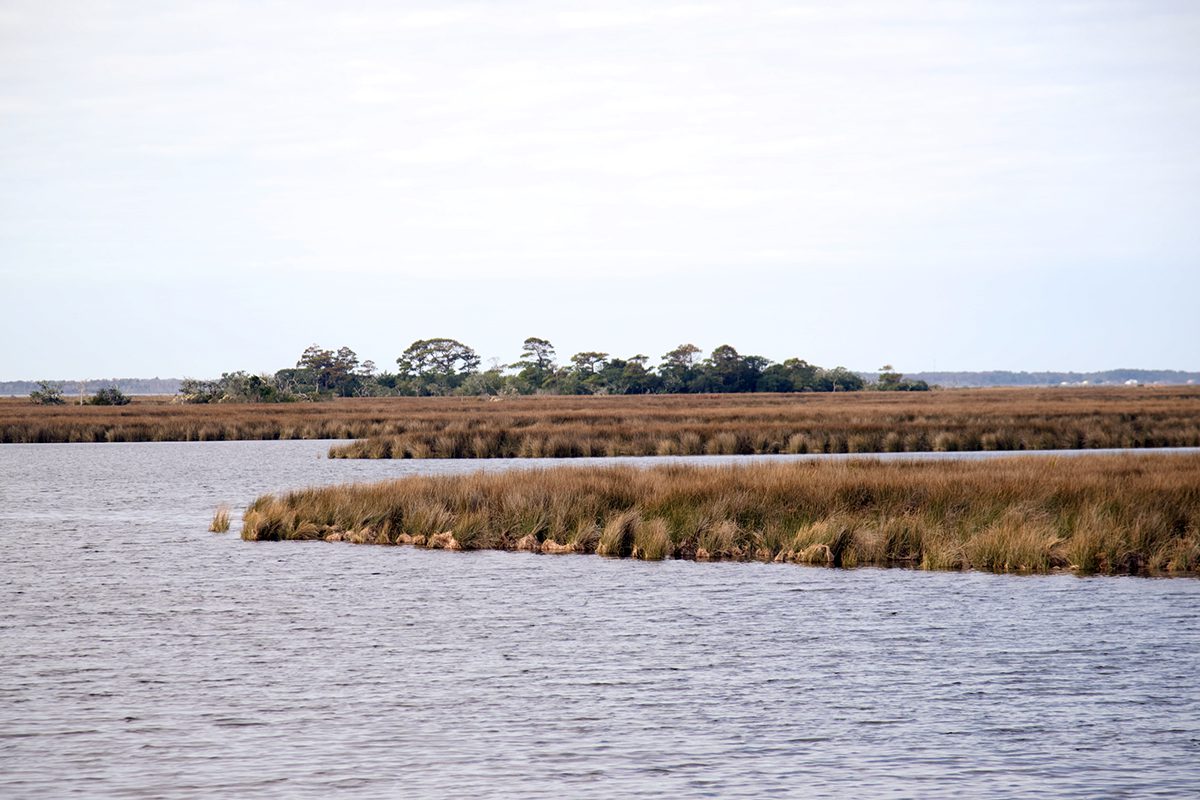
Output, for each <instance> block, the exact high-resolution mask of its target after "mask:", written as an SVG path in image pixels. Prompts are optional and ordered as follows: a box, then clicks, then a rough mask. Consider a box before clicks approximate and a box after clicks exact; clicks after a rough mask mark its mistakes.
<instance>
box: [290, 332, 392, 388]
mask: <svg viewBox="0 0 1200 800" xmlns="http://www.w3.org/2000/svg"><path fill="white" fill-rule="evenodd" d="M366 364H369V365H370V367H369V368H368V370H367V373H366V375H365V376H364V375H363V372H362V368H363V366H365V365H366ZM296 367H297V369H300V370H303V371H304V374H302V375H296V374H294V373H292V374H281V373H282V370H281V371H280V372H279V373H276V378H277V379H279V380H282V381H284V382H288V383H307V384H309V385H311V386H313V387H314V388H315V389H316V391H317V392H318V393H322V392H332V393H334V394H336V395H340V396H341V397H350V396H351V395H355V394H359V393H361V389H362V387H363V384H364V377H369V376H370V374H371V373H372V372H374V369H375V365H374V364H373V363H371V362H369V361H368V362H365V363H364V364H361V365H360V364H359V361H358V354H357V353H355V352H354V351H353V350H351V349H350V348H349V347H339V348H338V349H337V352H334V351H333V350H326V349H324V348H322V347H321V346H320V345H316V344H312V345H309V346H308V348H307V349H306V350H305V351H304V352H303V353H302V354H301V355H300V360H299V361H297V362H296Z"/></svg>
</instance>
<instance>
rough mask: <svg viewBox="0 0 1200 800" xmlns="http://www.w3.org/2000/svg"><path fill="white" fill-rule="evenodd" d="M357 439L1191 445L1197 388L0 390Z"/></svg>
mask: <svg viewBox="0 0 1200 800" xmlns="http://www.w3.org/2000/svg"><path fill="white" fill-rule="evenodd" d="M235 439H358V440H360V441H357V442H352V443H351V442H348V443H346V444H345V445H342V446H336V447H334V448H333V450H332V452H331V455H333V456H335V457H352V458H545V457H558V458H571V457H580V456H615V455H656V454H657V455H702V454H706V453H708V454H714V455H721V454H726V455H731V454H748V453H757V454H768V453H870V452H913V451H927V450H943V451H963V450H1044V449H1063V448H1080V447H1083V448H1103V447H1119V448H1130V447H1166V446H1200V388H1197V387H1186V386H1185V387H1169V388H1168V387H1156V388H1147V387H1139V388H1136V389H1131V388H1119V387H1092V388H1082V389H1075V388H1069V389H1068V388H1064V389H986V390H952V391H937V392H851V393H835V394H788V395H653V396H628V397H620V396H617V397H516V398H505V399H503V400H500V401H497V402H490V401H487V400H484V399H481V398H468V397H447V398H416V397H396V398H343V399H339V400H335V401H331V402H325V403H285V404H277V403H260V404H255V403H229V404H211V405H206V404H202V405H190V404H179V403H170V402H167V401H165V400H162V399H157V400H155V399H147V398H137V399H135V401H134V402H133V403H132V404H130V405H127V406H72V405H64V406H43V405H34V404H32V403H30V402H29V401H28V400H25V399H21V400H0V442H24V443H38V442H109V441H111V442H140V441H219V440H235Z"/></svg>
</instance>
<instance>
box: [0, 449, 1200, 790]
mask: <svg viewBox="0 0 1200 800" xmlns="http://www.w3.org/2000/svg"><path fill="white" fill-rule="evenodd" d="M327 447H328V443H323V442H312V441H298V442H211V443H188V444H180V443H142V444H107V445H3V446H0V548H2V557H3V559H2V562H0V578H2V580H0V796H3V797H58V796H67V795H79V796H120V797H195V796H214V797H218V796H219V797H276V796H278V797H326V796H345V797H407V796H411V797H441V796H446V797H462V796H477V797H534V798H539V797H541V798H561V797H583V798H589V797H595V798H609V797H922V798H925V797H951V796H954V797H980V798H988V797H1017V796H1021V797H1028V796H1055V797H1081V798H1082V797H1100V796H1103V797H1147V796H1171V797H1189V796H1196V795H1197V794H1198V793H1200V677H1198V676H1200V613H1198V612H1200V581H1198V580H1195V579H1170V580H1149V579H1140V578H1088V579H1080V578H1075V577H1071V576H1063V575H1058V576H1032V577H1029V576H1027V577H1018V576H1005V575H989V574H981V573H962V574H960V573H922V572H912V571H905V570H879V569H860V570H852V571H840V570H830V569H823V568H809V567H801V566H795V565H773V564H725V563H722V564H704V563H693V562H675V561H666V562H660V563H644V562H634V561H613V560H607V559H602V558H597V557H590V556H535V555H530V554H526V553H498V552H478V553H453V552H442V551H426V550H419V549H414V548H407V547H396V548H390V547H386V548H385V547H364V546H355V545H333V544H325V543H322V542H314V543H299V542H285V543H266V542H262V543H259V542H243V541H241V540H240V539H238V538H237V537H236V535H235V534H228V535H214V534H210V533H207V532H206V528H207V525H208V522H209V520H210V518H211V515H212V512H213V510H214V508H215V507H216V506H217V505H219V504H221V503H228V504H230V505H231V506H233V507H234V508H239V507H241V506H244V505H245V504H247V503H248V502H249V501H250V500H252V499H253V498H254V497H255V496H257V495H259V494H261V493H263V492H267V491H276V490H282V489H288V488H297V487H300V486H307V485H318V484H329V483H341V482H347V481H358V480H370V479H381V478H385V477H391V476H396V475H402V474H409V473H412V472H417V471H448V470H463V469H478V468H506V467H509V466H512V462H503V461H493V462H450V461H425V462H412V461H408V462H405V461H341V460H328V459H326V458H324V455H325V451H326V449H327ZM1084 457H1086V456H1084ZM710 460H711V459H710ZM645 461H646V460H640V461H639V463H644V462H645ZM545 463H546V462H536V463H530V462H522V466H534V467H536V466H542V465H544V464H545ZM572 463H581V462H580V461H579V460H576V461H573V462H572ZM236 516H237V515H236V513H235V517H236ZM235 525H236V522H235ZM235 530H236V528H235Z"/></svg>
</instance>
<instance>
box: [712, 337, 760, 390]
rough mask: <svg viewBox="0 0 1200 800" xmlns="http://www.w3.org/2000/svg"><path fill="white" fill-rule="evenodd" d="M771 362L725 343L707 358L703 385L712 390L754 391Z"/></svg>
mask: <svg viewBox="0 0 1200 800" xmlns="http://www.w3.org/2000/svg"><path fill="white" fill-rule="evenodd" d="M769 363H770V361H769V360H767V359H766V358H763V357H762V356H743V355H741V354H740V353H738V351H737V350H735V349H734V348H733V347H732V346H730V345H727V344H723V345H721V346H720V347H718V348H716V349H715V350H713V351H712V355H710V356H709V357H708V358H707V359H705V361H704V364H703V372H704V375H703V376H702V377H703V378H704V380H703V381H702V385H703V386H704V390H705V391H710V392H752V391H754V389H755V387H756V385H757V384H758V378H759V375H761V374H762V371H763V369H765V368H766V366H767V364H769Z"/></svg>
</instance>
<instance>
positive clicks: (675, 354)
mask: <svg viewBox="0 0 1200 800" xmlns="http://www.w3.org/2000/svg"><path fill="white" fill-rule="evenodd" d="M699 355H700V348H699V347H696V345H694V344H681V345H679V346H678V347H676V348H675V349H674V350H672V351H670V352H669V353H666V354H664V355H663V357H662V362H661V363H660V364H659V365H658V375H659V377H660V378H662V383H661V386H662V388H663V390H664V391H667V392H686V391H687V390H688V387H689V386H690V385H691V383H692V381H693V380H695V378H696V369H695V367H696V357H697V356H699Z"/></svg>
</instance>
